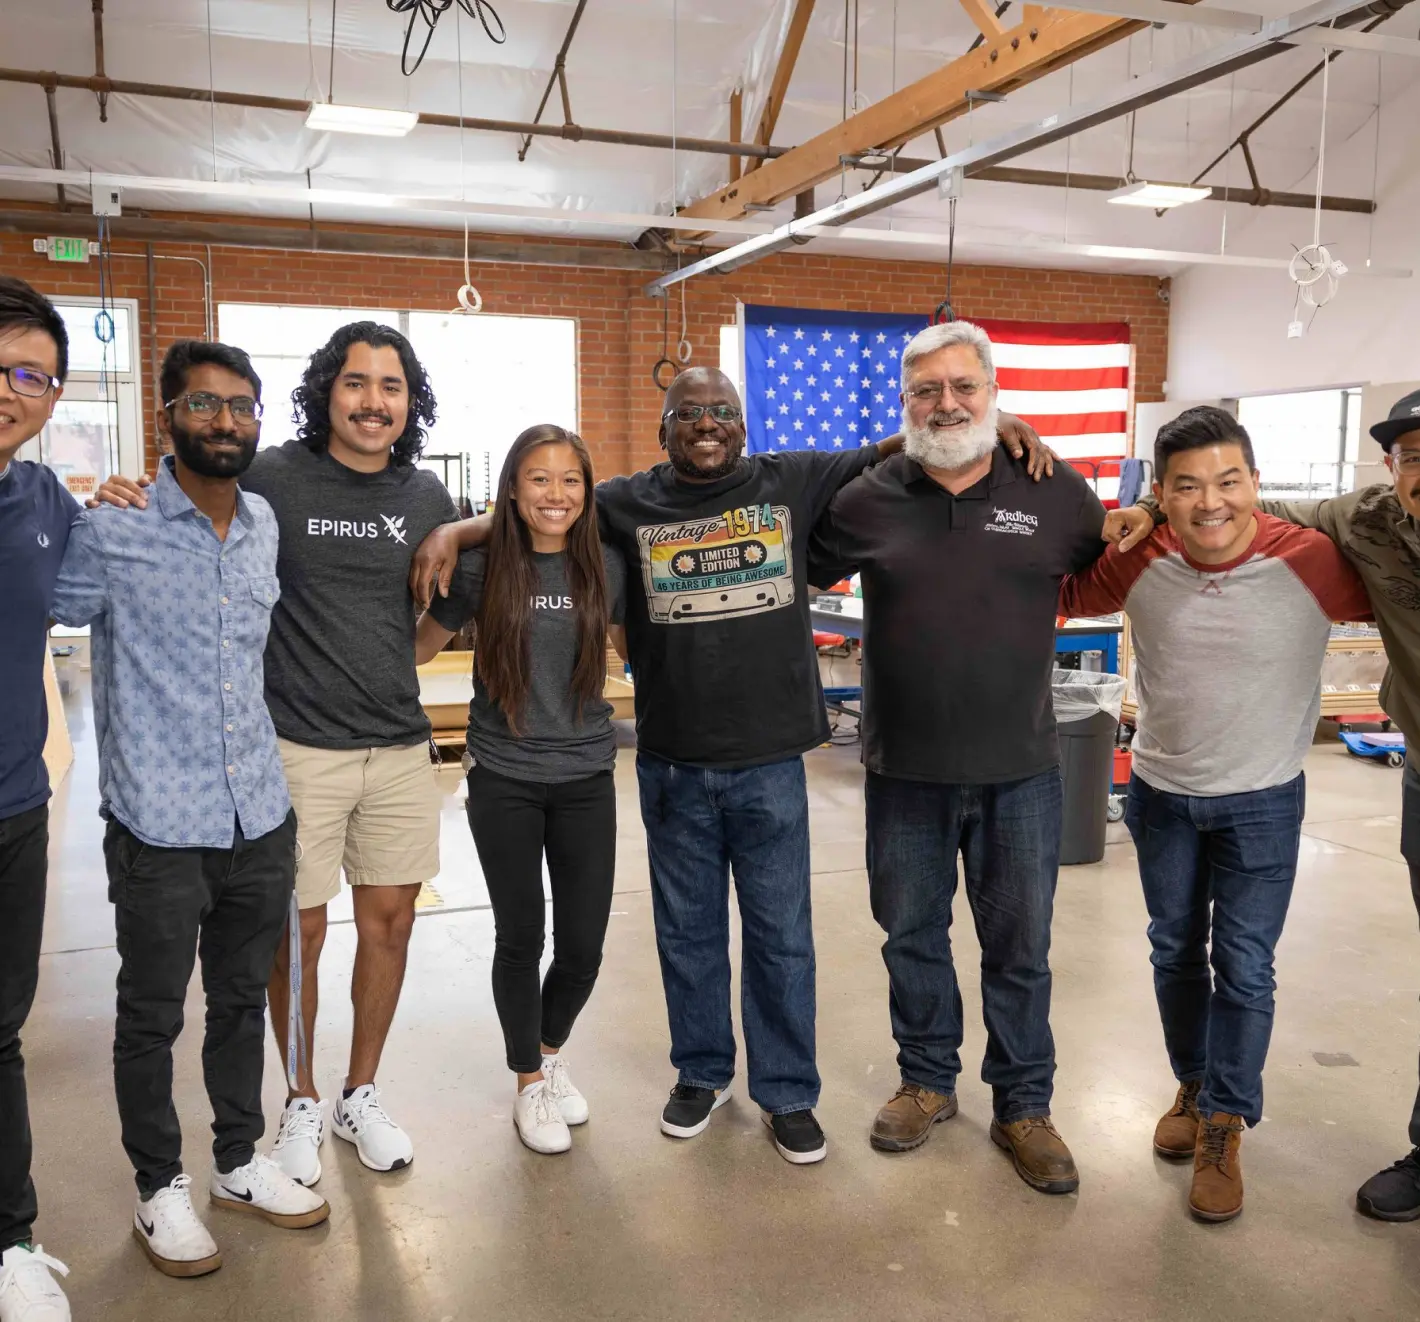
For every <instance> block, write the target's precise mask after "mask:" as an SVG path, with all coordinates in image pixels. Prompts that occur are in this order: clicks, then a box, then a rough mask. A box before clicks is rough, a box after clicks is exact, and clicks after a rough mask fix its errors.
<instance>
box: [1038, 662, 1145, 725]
mask: <svg viewBox="0 0 1420 1322" xmlns="http://www.w3.org/2000/svg"><path fill="white" fill-rule="evenodd" d="M1127 683H1128V681H1127V680H1126V679H1125V678H1124V676H1123V675H1106V674H1102V673H1100V672H1099V671H1093V670H1060V669H1058V668H1057V669H1056V671H1055V674H1054V676H1053V677H1052V681H1051V685H1050V695H1051V698H1052V699H1053V700H1054V703H1055V719H1056V720H1057V721H1059V722H1060V723H1061V724H1062V725H1063V724H1069V723H1070V722H1071V721H1085V720H1088V719H1089V718H1090V717H1091V716H1094V715H1095V714H1096V713H1097V712H1108V713H1109V714H1110V715H1111V716H1112V717H1114V719H1115V720H1116V721H1117V720H1118V719H1119V712H1120V709H1121V708H1122V707H1123V705H1124V690H1125V687H1126V685H1127Z"/></svg>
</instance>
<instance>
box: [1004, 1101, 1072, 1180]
mask: <svg viewBox="0 0 1420 1322" xmlns="http://www.w3.org/2000/svg"><path fill="white" fill-rule="evenodd" d="M991 1141H992V1142H993V1143H995V1144H996V1146H997V1147H1000V1148H1005V1150H1006V1151H1007V1152H1009V1153H1010V1154H1011V1160H1012V1161H1014V1162H1015V1164H1016V1174H1017V1175H1019V1176H1020V1177H1021V1179H1023V1180H1024V1181H1025V1182H1026V1183H1027V1184H1028V1185H1030V1187H1031V1188H1032V1189H1038V1190H1040V1192H1041V1193H1074V1192H1075V1190H1076V1189H1078V1188H1079V1187H1080V1172H1079V1171H1077V1170H1076V1169H1075V1158H1074V1157H1072V1156H1071V1155H1070V1149H1069V1148H1067V1147H1066V1146H1065V1140H1064V1139H1063V1138H1061V1137H1060V1132H1059V1130H1057V1129H1056V1128H1055V1126H1054V1125H1053V1124H1052V1123H1051V1121H1050V1117H1049V1116H1048V1115H1031V1116H1027V1117H1026V1118H1025V1119H1024V1120H1013V1121H1011V1123H1010V1124H1006V1125H1003V1124H1002V1123H1001V1122H1000V1121H999V1120H992V1122H991Z"/></svg>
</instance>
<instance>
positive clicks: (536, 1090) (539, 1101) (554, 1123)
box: [513, 1082, 572, 1153]
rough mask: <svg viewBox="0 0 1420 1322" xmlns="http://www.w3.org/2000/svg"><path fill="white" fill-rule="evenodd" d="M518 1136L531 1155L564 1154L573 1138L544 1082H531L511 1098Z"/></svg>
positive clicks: (555, 1100)
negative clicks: (532, 1153) (544, 1153)
mask: <svg viewBox="0 0 1420 1322" xmlns="http://www.w3.org/2000/svg"><path fill="white" fill-rule="evenodd" d="M513 1123H514V1124H515V1125H517V1127H518V1137H519V1138H520V1139H522V1140H523V1143H524V1144H525V1145H526V1146H527V1147H530V1148H531V1149H532V1150H533V1151H534V1152H547V1153H552V1152H566V1151H567V1149H568V1148H570V1147H571V1146H572V1135H571V1133H570V1132H569V1130H568V1128H567V1122H566V1121H565V1120H564V1119H563V1118H562V1112H561V1111H559V1110H558V1109H557V1099H556V1098H555V1097H553V1095H552V1091H551V1090H550V1089H549V1088H548V1086H547V1084H546V1082H543V1083H530V1084H528V1086H527V1087H526V1088H524V1089H523V1090H522V1092H520V1093H519V1094H518V1095H517V1096H516V1097H515V1098H514V1099H513Z"/></svg>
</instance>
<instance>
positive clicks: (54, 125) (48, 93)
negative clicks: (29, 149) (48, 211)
mask: <svg viewBox="0 0 1420 1322" xmlns="http://www.w3.org/2000/svg"><path fill="white" fill-rule="evenodd" d="M44 101H45V105H47V106H48V107H49V141H50V150H49V154H50V156H51V157H52V158H53V160H54V168H55V169H56V170H62V169H64V168H65V167H64V151H63V149H62V148H61V147H60V145H59V111H58V109H56V107H55V104H54V88H52V87H46V88H45V89H44ZM55 188H56V190H57V191H58V193H59V209H60V210H61V211H63V210H64V208H65V207H67V206H68V205H69V196H68V194H67V193H66V192H65V191H64V185H63V184H56V185H55Z"/></svg>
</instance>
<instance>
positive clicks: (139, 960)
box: [104, 812, 296, 1198]
mask: <svg viewBox="0 0 1420 1322" xmlns="http://www.w3.org/2000/svg"><path fill="white" fill-rule="evenodd" d="M104 860H105V862H106V863H107V864H108V878H109V899H110V900H111V901H112V902H113V905H114V920H115V926H116V928H117V934H118V954H119V958H120V960H122V964H121V965H120V967H119V971H118V1017H117V1022H116V1024H115V1026H114V1037H113V1083H114V1091H115V1092H116V1093H117V1095H118V1116H119V1121H120V1124H121V1126H122V1130H123V1147H124V1150H125V1151H126V1152H127V1153H128V1158H129V1160H130V1161H131V1162H132V1163H133V1169H134V1171H135V1173H136V1180H137V1184H138V1192H139V1193H140V1194H141V1195H142V1196H143V1197H145V1198H146V1197H148V1196H149V1195H150V1194H152V1193H153V1192H155V1191H156V1190H158V1189H162V1188H165V1187H166V1186H167V1185H169V1184H171V1183H172V1181H173V1180H174V1179H175V1178H176V1177H177V1176H178V1175H181V1174H182V1129H181V1127H180V1126H179V1125H178V1117H177V1110H176V1108H175V1107H174V1106H173V1043H174V1042H175V1041H176V1040H177V1036H178V1034H179V1033H180V1032H182V1020H183V1001H184V1000H185V999H186V996H187V985H188V983H189V982H190V981H191V980H192V965H193V960H194V958H195V957H197V956H199V955H200V956H201V959H202V987H203V990H204V991H205V992H206V994H207V1032H206V1036H205V1037H204V1038H203V1042H202V1075H203V1080H204V1082H205V1083H206V1085H207V1096H208V1098H209V1100H210V1101H211V1103H212V1113H213V1121H212V1134H213V1142H212V1153H213V1156H214V1158H215V1160H216V1163H217V1169H218V1170H219V1171H222V1172H223V1173H226V1172H227V1171H233V1170H236V1169H237V1167H238V1166H244V1165H246V1163H247V1162H249V1161H250V1160H251V1159H252V1155H253V1153H254V1152H255V1151H256V1141H257V1139H259V1138H260V1137H261V1135H262V1130H263V1129H264V1127H265V1122H264V1120H263V1118H262V1114H261V1074H262V1066H263V1064H264V1062H265V1050H266V1042H265V1020H266V984H267V982H268V980H269V979H270V977H271V967H272V964H273V963H274V962H275V959H276V947H277V945H278V944H279V943H280V940H281V933H282V931H283V930H284V929H285V923H286V917H287V913H288V911H289V906H290V903H291V891H292V889H293V887H294V886H295V884H296V814H295V813H294V812H292V813H288V814H287V816H286V820H285V821H284V822H283V823H282V824H281V825H280V826H278V827H277V828H276V829H275V830H274V831H268V832H267V833H266V834H265V835H263V836H260V837H258V838H257V839H255V840H247V839H245V838H244V837H243V835H242V832H241V828H240V827H237V828H236V835H235V838H234V839H233V841H232V847H231V848H230V849H161V848H158V847H156V846H154V845H146V844H144V843H143V842H142V841H141V840H139V839H138V838H137V836H135V835H133V833H132V832H130V831H129V830H128V829H127V828H126V827H124V826H122V825H121V824H119V823H118V822H116V821H111V822H110V823H109V827H108V833H107V834H106V835H105V836H104Z"/></svg>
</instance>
